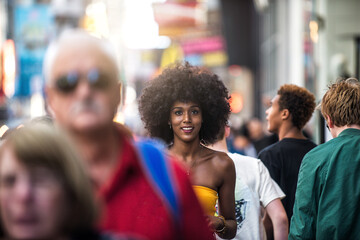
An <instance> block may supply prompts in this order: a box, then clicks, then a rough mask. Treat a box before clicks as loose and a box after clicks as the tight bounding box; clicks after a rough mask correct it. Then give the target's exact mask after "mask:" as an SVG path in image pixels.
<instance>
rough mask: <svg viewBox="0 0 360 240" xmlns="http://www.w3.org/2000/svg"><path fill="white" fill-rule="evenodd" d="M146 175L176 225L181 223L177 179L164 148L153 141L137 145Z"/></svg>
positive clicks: (145, 141) (143, 141) (141, 142)
mask: <svg viewBox="0 0 360 240" xmlns="http://www.w3.org/2000/svg"><path fill="white" fill-rule="evenodd" d="M136 146H137V149H138V151H139V153H140V159H141V162H142V164H143V169H144V172H145V174H146V175H147V177H148V178H149V180H150V183H152V185H153V186H154V188H155V190H156V191H157V193H158V194H159V196H160V198H161V199H162V200H163V202H164V203H165V206H166V207H167V208H168V210H169V211H170V214H171V215H172V216H173V218H174V219H175V222H176V223H180V217H181V216H180V204H179V201H180V200H179V198H178V196H179V195H178V191H177V185H176V179H175V177H174V176H173V172H172V171H171V170H172V169H171V167H170V166H169V162H168V161H167V160H166V158H165V156H164V153H163V151H164V147H163V146H162V145H160V144H159V143H157V142H155V141H151V140H142V141H139V142H137V143H136Z"/></svg>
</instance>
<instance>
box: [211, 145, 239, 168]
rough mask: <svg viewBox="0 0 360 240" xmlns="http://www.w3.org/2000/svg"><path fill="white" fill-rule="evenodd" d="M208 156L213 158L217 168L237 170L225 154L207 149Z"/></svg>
mask: <svg viewBox="0 0 360 240" xmlns="http://www.w3.org/2000/svg"><path fill="white" fill-rule="evenodd" d="M206 149H207V151H208V154H209V155H210V156H211V161H212V163H213V164H214V165H215V167H216V168H218V169H219V170H220V169H224V170H229V169H235V165H234V162H233V160H232V159H231V158H230V157H229V156H228V155H227V153H225V152H220V151H215V150H212V149H210V148H206Z"/></svg>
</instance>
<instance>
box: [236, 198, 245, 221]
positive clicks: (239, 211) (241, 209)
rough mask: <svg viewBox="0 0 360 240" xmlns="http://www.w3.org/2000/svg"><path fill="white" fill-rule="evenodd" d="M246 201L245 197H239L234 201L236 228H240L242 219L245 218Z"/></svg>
mask: <svg viewBox="0 0 360 240" xmlns="http://www.w3.org/2000/svg"><path fill="white" fill-rule="evenodd" d="M247 205H248V202H247V201H245V199H240V200H237V201H235V217H236V221H237V223H238V224H237V226H238V228H241V226H242V223H243V221H244V220H245V218H246V208H247Z"/></svg>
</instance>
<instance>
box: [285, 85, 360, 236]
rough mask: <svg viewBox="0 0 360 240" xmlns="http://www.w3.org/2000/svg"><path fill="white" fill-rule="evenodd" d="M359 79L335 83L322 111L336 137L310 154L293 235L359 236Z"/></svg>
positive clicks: (300, 183) (299, 190)
mask: <svg viewBox="0 0 360 240" xmlns="http://www.w3.org/2000/svg"><path fill="white" fill-rule="evenodd" d="M359 103H360V83H359V81H358V80H357V79H354V78H350V79H347V80H344V79H342V80H339V81H337V82H336V83H334V84H331V85H330V87H329V89H328V91H327V92H326V93H325V95H324V96H323V98H322V101H321V113H322V115H323V117H324V118H325V120H326V123H327V126H328V128H329V130H330V133H331V135H332V136H333V137H334V138H333V139H332V140H330V141H328V142H326V143H324V144H321V145H319V146H318V147H316V148H314V149H313V150H311V151H310V152H309V153H308V154H306V155H305V157H304V160H303V161H302V164H301V168H300V173H299V180H298V186H297V190H296V197H295V205H294V215H293V217H292V219H291V225H290V234H289V239H320V240H321V239H360V231H359V229H360V214H359V213H360V204H359V202H360V188H359V186H360V178H359V170H360V150H359V146H360V105H359Z"/></svg>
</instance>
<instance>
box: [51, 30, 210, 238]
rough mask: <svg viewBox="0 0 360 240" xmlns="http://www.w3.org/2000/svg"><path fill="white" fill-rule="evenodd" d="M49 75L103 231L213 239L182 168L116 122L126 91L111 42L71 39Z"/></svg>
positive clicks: (61, 43)
mask: <svg viewBox="0 0 360 240" xmlns="http://www.w3.org/2000/svg"><path fill="white" fill-rule="evenodd" d="M44 74H45V77H46V92H47V96H48V104H49V109H50V111H51V112H52V115H53V117H54V118H55V123H56V124H57V125H58V126H59V127H61V128H62V129H64V130H65V131H66V132H67V133H68V134H69V136H70V137H71V139H72V140H73V141H74V142H75V145H76V147H77V149H78V150H79V151H80V154H81V156H82V158H83V160H84V164H85V166H86V168H87V172H88V174H89V176H90V178H91V180H92V184H93V186H94V188H95V191H96V193H97V195H99V197H100V199H101V200H102V201H103V204H102V205H103V208H102V220H101V222H100V228H101V229H102V230H110V231H114V232H125V233H129V234H134V235H136V236H140V237H143V238H146V239H209V238H211V233H210V231H209V230H208V227H207V225H206V222H205V218H204V217H203V215H202V211H201V207H200V206H199V205H197V204H196V196H195V194H194V192H193V190H192V188H191V184H190V182H189V180H188V177H187V175H186V172H185V171H183V169H182V167H181V166H180V165H179V164H178V163H177V162H175V161H172V160H170V159H169V161H167V160H165V159H164V158H167V156H165V155H164V154H163V153H162V152H161V150H159V148H158V147H156V146H155V145H154V144H142V143H138V144H139V147H136V146H135V145H134V142H133V139H132V136H131V133H130V132H129V131H128V130H127V129H126V128H125V127H124V126H123V125H120V124H115V123H114V122H113V118H114V116H115V113H116V111H117V108H118V104H119V102H120V98H121V94H120V89H121V83H120V81H119V79H120V77H119V70H118V66H117V62H116V57H115V55H114V50H113V48H111V46H110V44H109V43H108V42H107V41H105V40H101V39H98V38H96V37H93V36H91V35H90V34H88V33H86V32H85V31H82V30H69V31H67V32H64V33H63V34H62V35H61V36H60V37H59V39H57V41H55V42H54V43H52V45H51V46H50V47H49V49H48V50H47V54H46V57H45V62H44ZM149 151H150V152H149ZM193 202H195V204H193Z"/></svg>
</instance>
